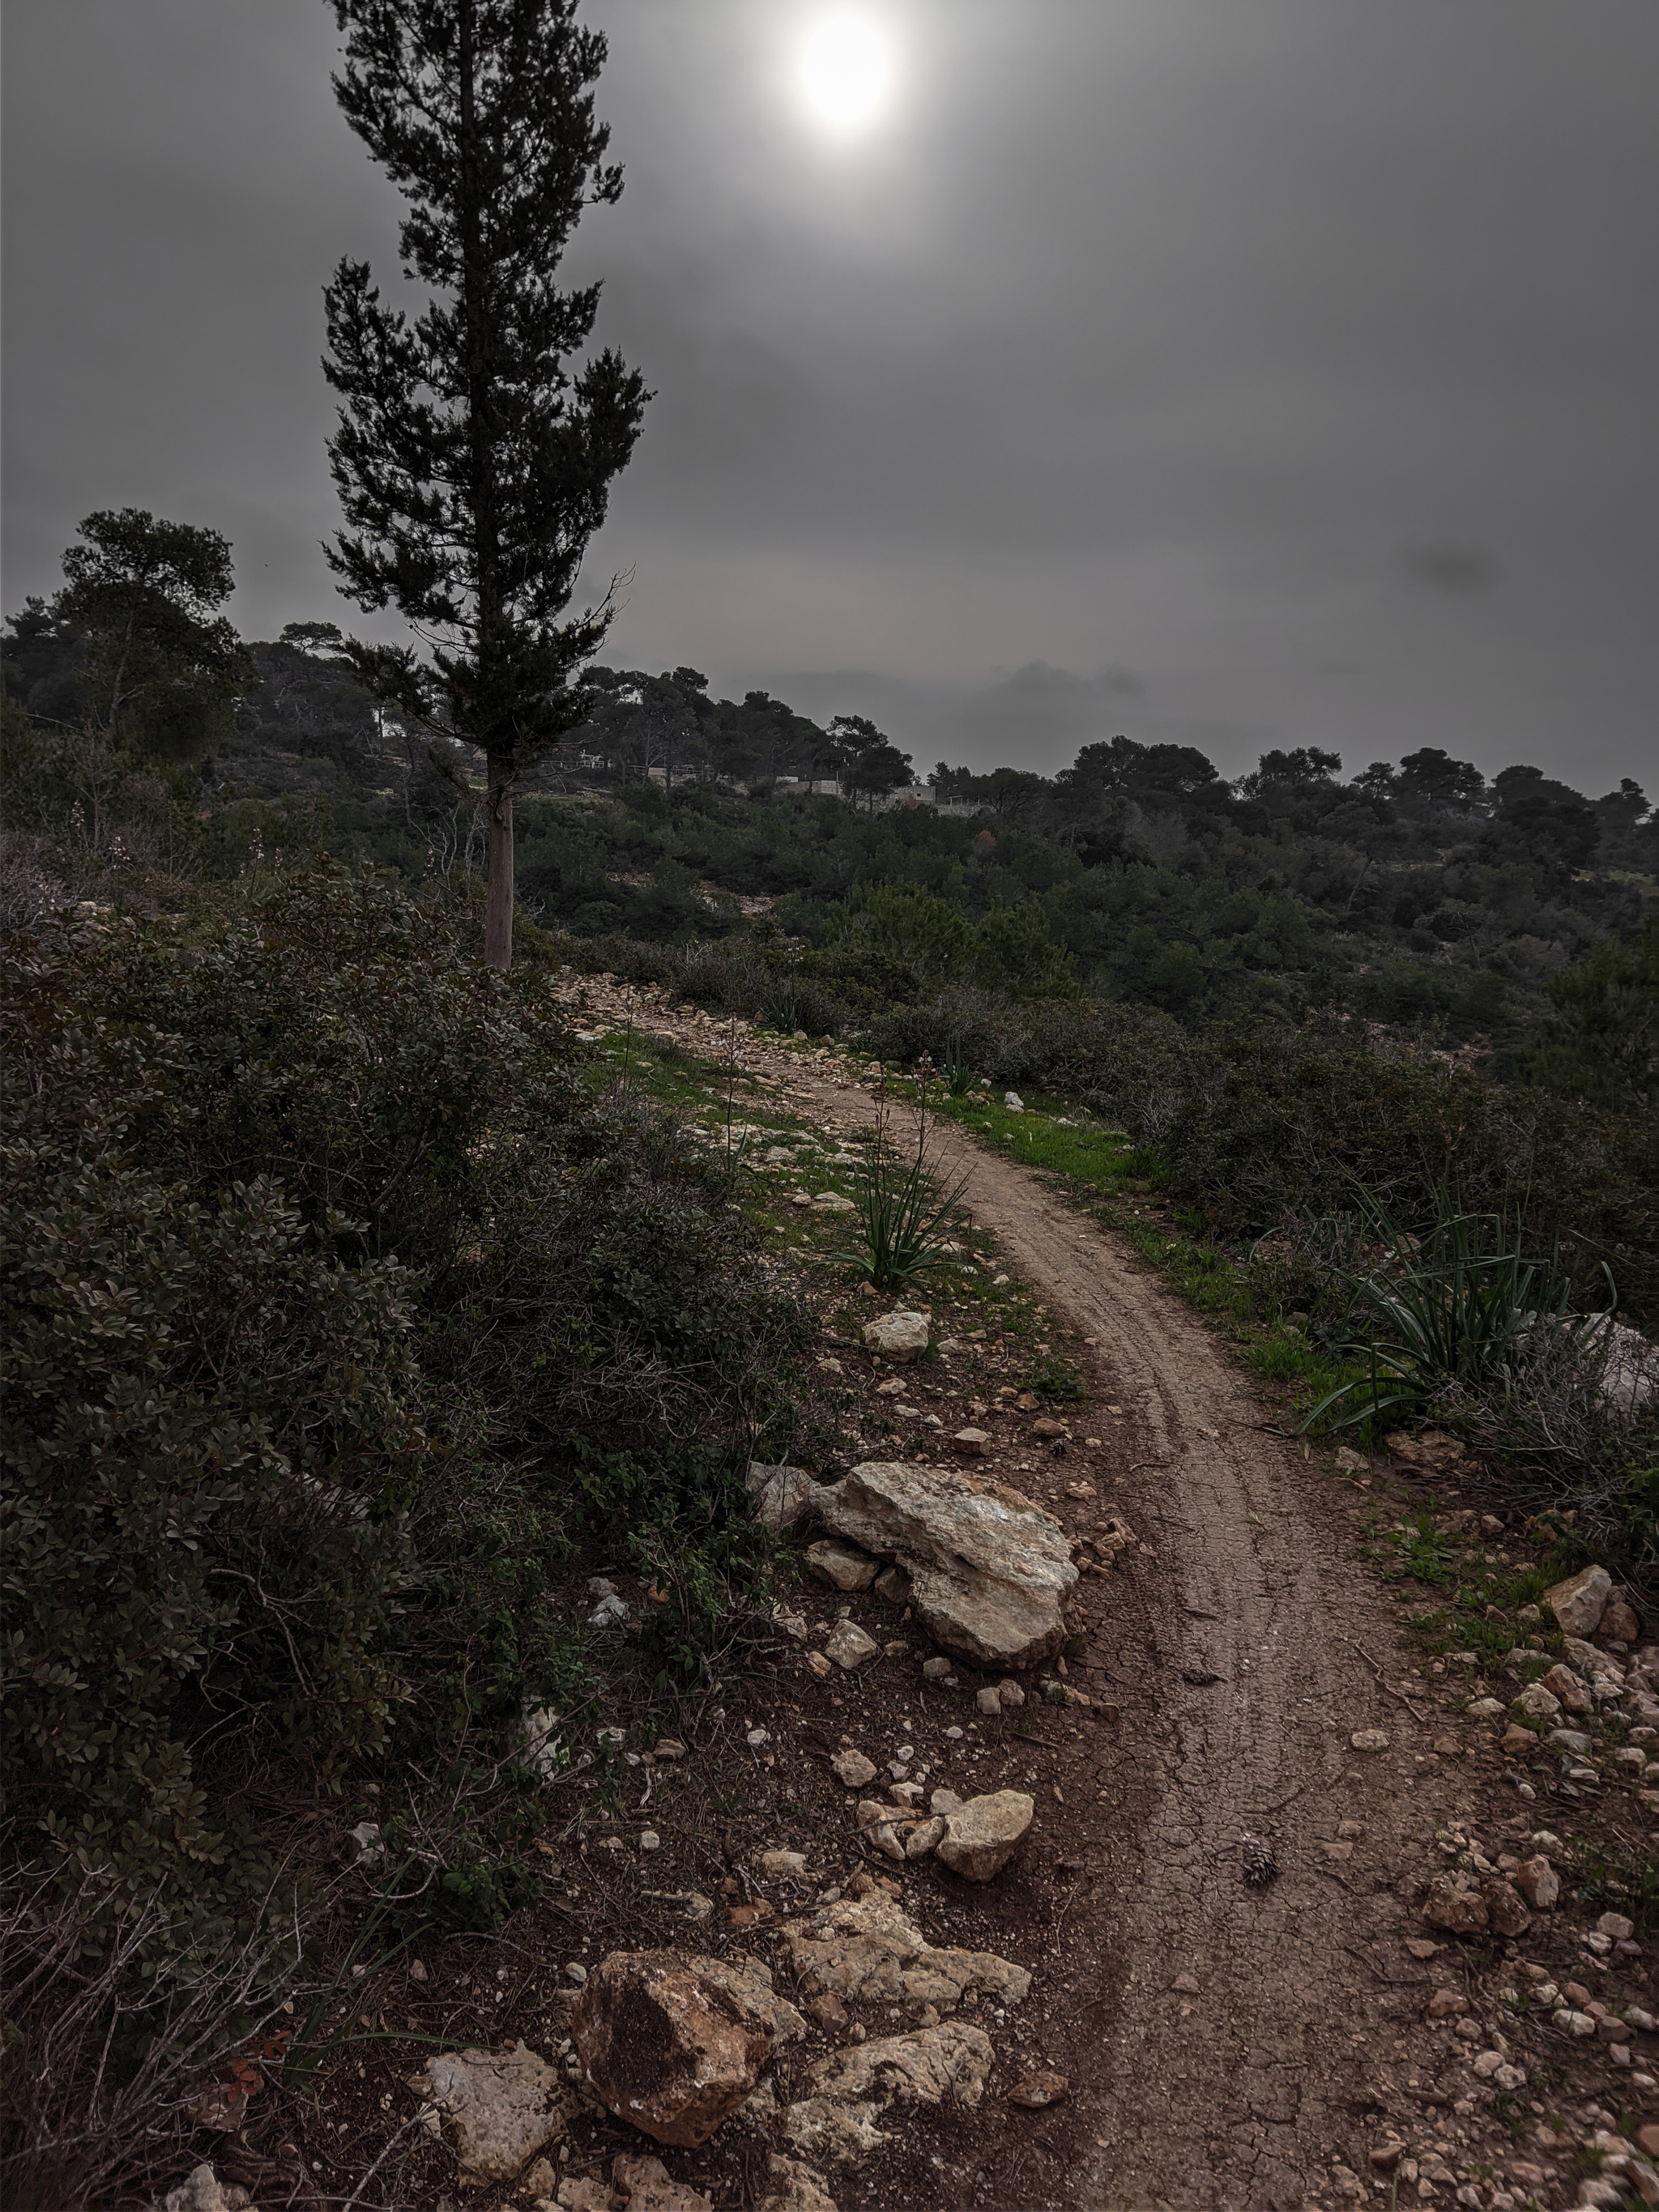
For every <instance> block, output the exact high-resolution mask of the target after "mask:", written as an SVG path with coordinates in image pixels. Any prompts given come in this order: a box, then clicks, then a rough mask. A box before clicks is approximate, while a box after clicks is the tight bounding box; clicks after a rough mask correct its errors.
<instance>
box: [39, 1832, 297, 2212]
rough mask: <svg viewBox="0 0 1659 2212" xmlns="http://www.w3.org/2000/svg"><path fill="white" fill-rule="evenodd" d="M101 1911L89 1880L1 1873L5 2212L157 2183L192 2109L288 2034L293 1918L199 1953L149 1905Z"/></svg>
mask: <svg viewBox="0 0 1659 2212" xmlns="http://www.w3.org/2000/svg"><path fill="white" fill-rule="evenodd" d="M108 1905H109V1900H108V1897H107V1894H106V1891H105V1889H104V1887H103V1885H102V1883H101V1882H100V1881H99V1880H98V1879H97V1878H96V1877H94V1876H93V1875H88V1877H87V1878H86V1880H85V1881H84V1882H83V1883H82V1886H81V1887H80V1889H79V1890H78V1891H76V1892H72V1893H69V1894H67V1895H66V1894H65V1893H64V1892H63V1891H62V1890H60V1889H59V1888H58V1886H57V1884H56V1883H55V1882H54V1881H52V1880H50V1879H49V1878H35V1879H31V1877H30V1875H28V1873H27V1871H23V1870H20V1869H9V1870H8V1871H7V1873H6V1875H4V1877H3V1879H0V1987H3V1988H4V1989H5V1990H6V2000H5V2002H6V2019H5V2027H4V2036H3V2040H0V2203H4V2204H5V2205H7V2206H8V2207H9V2208H15V2212H49V2208H58V2207H61V2206H63V2205H67V2204H89V2203H99V2204H101V2203H107V2202H110V2201H112V2200H114V2199H116V2198H119V2199H121V2200H123V2201H126V2200H128V2199H130V2198H131V2197H133V2196H137V2195H142V2196H145V2197H148V2196H149V2194H151V2193H152V2192H153V2191H154V2189H155V2185H156V2183H157V2182H158V2180H160V2181H161V2184H162V2185H163V2186H165V2185H166V2184H165V2180H164V2179H163V2177H165V2176H167V2175H168V2174H169V2172H176V2169H177V2167H178V2166H179V2161H180V2160H181V2158H182V2157H183V2156H185V2154H186V2150H187V2145H188V2143H189V2139H190V2123H189V2116H188V2108H189V2107H190V2106H191V2103H192V2102H193V2101H194V2100H195V2099H197V2097H198V2096H199V2095H200V2094H201V2093H202V2091H203V2089H204V2087H205V2086H207V2085H208V2084H210V2082H211V2081H214V2080H215V2079H216V2078H221V2077H222V2076H223V2075H225V2073H226V2071H227V2069H228V2066H229V2064H230V2063H231V2062H232V2061H233V2060H234V2059H235V2058H236V2057H238V2056H239V2055H240V2054H243V2053H246V2052H248V2051H254V2052H256V2053H257V2052H258V2051H259V2050H261V2049H262V2048H263V2047H264V2039H265V2038H266V2037H267V2036H269V2035H270V2033H271V2032H272V2031H273V2029H276V2030H280V2029H281V2028H282V2027H283V2026H285V2025H286V2024H287V2022H286V2019H285V2016H284V2015H283V2011H282V2007H283V2002H284V2001H285V1999H287V1998H288V1997H289V1995H290V1993H292V1992H294V1991H295V1990H297V1989H298V1988H299V1986H300V1979H301V1973H302V1972H303V1968H304V1963H305V1948H306V1941H307V1932H308V1931H305V1930H302V1929H301V1928H300V1926H299V1925H298V1924H297V1923H296V1924H295V1926H294V1927H293V1928H292V1929H289V1930H288V1931H286V1932H284V1931H283V1930H282V1929H279V1928H277V1927H276V1926H275V1925H274V1924H273V1925H271V1926H270V1927H268V1928H267V1929H265V1930H264V1931H263V1932H260V1933H258V1934H256V1935H253V1936H248V1937H246V1939H244V1940H243V1941H242V1942H240V1943H239V1942H235V1941H234V1939H233V1940H229V1941H227V1942H222V1943H219V1944H214V1943H210V1942H209V1943H203V1942H194V1941H192V1940H191V1933H190V1930H189V1928H188V1926H187V1924H186V1922H185V1918H184V1917H182V1916H179V1915H174V1914H169V1912H168V1911H167V1908H166V1907H164V1906H163V1905H161V1902H160V1900H159V1899H156V1898H152V1899H149V1900H145V1901H140V1902H138V1903H136V1904H133V1905H129V1906H127V1907H125V1908H124V1909H123V1910H121V1911H118V1912H117V1913H116V1914H115V1915H114V1916H113V1917H111V1916H110V1914H109V1911H108ZM158 1961H161V1962H162V1963H160V1964H159V1965H158ZM257 2064H258V2062H257V2060H256V2070H257Z"/></svg>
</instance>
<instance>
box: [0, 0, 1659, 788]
mask: <svg viewBox="0 0 1659 2212" xmlns="http://www.w3.org/2000/svg"><path fill="white" fill-rule="evenodd" d="M588 14H589V15H590V18H591V19H592V20H593V21H598V22H599V23H602V24H603V25H604V26H605V27H606V29H607V30H608V31H609V32H610V33H611V62H610V64H609V66H608V68H607V70H606V72H605V76H604V78H603V80H602V82H601V85H600V109H601V112H602V113H604V114H605V116H607V117H608V118H609V119H610V121H611V125H612V126H613V131H614V137H613V151H614V153H615V154H616V155H617V157H619V158H620V159H621V160H622V161H623V163H624V165H625V167H626V171H627V176H628V189H627V191H625V193H624V195H623V200H622V202H621V204H620V205H619V206H618V207H617V208H616V209H614V210H599V211H598V212H596V213H593V214H591V215H590V216H588V217H587V219H586V222H585V224H584V227H583V230H582V233H581V235H580V242H579V246H578V249H577V252H576V253H575V254H574V256H573V260H572V264H571V266H572V270H573V273H580V274H581V275H584V276H586V275H588V274H592V273H597V274H600V275H602V276H604V277H605V286H606V290H605V305H604V307H603V308H602V310H601V315H600V324H599V331H600V335H601V337H603V338H605V339H607V340H609V341H611V342H613V343H617V344H619V345H620V346H621V348H622V349H623V352H624V353H625V354H626V356H628V358H629V360H630V361H635V362H638V363H639V364H640V365H641V367H642V368H643V369H644V370H645V372H646V374H647V378H648V380H649V381H650V383H651V384H652V386H653V387H654V388H655V390H656V392H657V393H658V395H659V396H658V398H656V400H655V402H654V404H653V406H652V408H651V410H650V412H649V416H648V419H647V429H646V433H645V435H644V438H643V440H642V441H641V446H640V447H639V450H638V453H637V455H636V458H635V461H634V463H633V465H632V466H631V467H630V469H629V471H628V472H627V474H626V475H625V476H624V477H623V478H622V479H621V480H620V482H619V483H618V485H617V490H616V493H615V495H614V498H613V502H612V507H611V520H610V522H609V524H608V526H607V527H606V529H605V533H604V536H603V538H602V540H600V541H599V542H597V543H596V544H595V547H594V549H593V556H592V561H591V562H590V574H592V575H593V576H596V577H597V578H598V580H599V583H600V585H601V586H602V585H603V582H604V580H605V578H606V577H608V576H609V574H611V571H612V570H613V569H624V568H631V569H632V570H633V572H634V580H633V583H632V585H631V587H630V589H629V592H628V595H627V605H626V608H625V611H624V612H623V616H622V617H621V619H620V620H619V621H618V623H617V626H616V629H615V630H614V631H613V633H612V636H611V644H610V647H609V648H608V651H607V656H606V657H607V658H608V659H611V660H612V661H615V662H617V663H618V664H620V665H641V664H643V665H653V666H659V665H662V666H665V665H671V664H674V663H678V662H683V661H690V662H691V663H694V664H695V665H696V666H697V667H699V668H702V669H703V670H705V671H707V672H708V675H709V676H710V678H712V679H713V681H714V684H715V686H716V688H717V689H719V690H722V691H726V692H731V693H740V692H741V691H742V690H745V689H747V688H749V687H750V686H751V685H756V684H761V685H764V686H766V687H767V688H769V689H770V690H776V691H779V692H781V694H782V695H783V696H785V697H787V698H789V699H790V700H792V701H793V702H794V703H795V704H797V705H798V706H799V707H801V708H804V709H805V710H806V711H809V712H812V713H815V714H830V713H833V712H835V711H836V710H837V709H858V710H861V711H865V712H869V713H873V714H877V715H878V718H880V719H881V720H883V721H884V725H885V726H887V727H888V728H890V730H891V731H892V732H893V733H894V734H895V735H896V737H897V738H899V740H900V742H901V743H902V744H905V745H906V746H908V747H914V748H915V750H916V752H917V755H918V757H919V760H920V761H921V763H922V764H923V765H931V764H932V763H933V760H935V759H936V758H938V757H939V755H940V754H941V753H943V754H944V755H945V756H946V757H950V758H952V759H961V760H967V761H970V762H973V763H977V764H988V763H991V762H993V761H995V760H999V759H1002V760H1010V761H1016V762H1018V763H1020V764H1021V765H1027V766H1031V767H1036V768H1041V769H1052V768H1054V766H1056V765H1058V764H1060V763H1061V762H1063V761H1064V760H1065V759H1066V758H1068V757H1070V755H1071V753H1072V751H1073V750H1074V749H1075V747H1076V745H1077V744H1079V743H1080V742H1084V741H1085V740H1086V739H1088V738H1091V737H1097V736H1109V735H1110V734H1112V733H1113V732H1115V731H1118V730H1124V731H1127V732H1128V733H1129V734H1131V735H1132V736H1138V737H1141V738H1153V737H1159V736H1175V737H1179V738H1182V739H1184V740H1186V741H1188V742H1193V743H1197V744H1202V745H1203V746H1204V747H1205V748H1206V750H1208V751H1210V752H1211V754H1212V757H1214V758H1215V759H1216V760H1217V762H1218V764H1219V765H1220V766H1221V767H1222V768H1223V769H1225V771H1226V772H1228V773H1230V774H1236V773H1237V772H1238V771H1239V770H1241V769H1243V768H1244V767H1246V766H1248V765H1249V763H1251V762H1252V761H1253V759H1254V757H1255V754H1256V753H1257V752H1258V751H1259V750H1261V748H1262V747H1263V746H1264V745H1267V744H1322V745H1328V746H1331V747H1334V749H1335V750H1337V751H1339V752H1340V754H1341V755H1342V757H1343V758H1344V761H1345V763H1346V765H1347V767H1348V768H1349V769H1351V770H1352V769H1357V768H1358V767H1360V766H1361V765H1363V764H1364V763H1365V762H1367V761H1369V760H1372V759H1376V758H1389V757H1393V758H1397V757H1399V755H1400V754H1401V752H1403V751H1407V750H1411V749H1412V748H1413V747H1414V746H1417V745H1419V744H1440V745H1444V746H1446V747H1448V748H1449V750H1452V751H1453V752H1455V753H1457V754H1460V755H1462V756H1464V757H1474V759H1476V760H1478V761H1479V762H1480V764H1481V765H1482V767H1483V768H1485V769H1487V770H1488V771H1489V772H1490V771H1492V770H1495V769H1498V768H1501V767H1503V766H1504V765H1506V764H1507V763H1510V762H1511V761H1516V760H1529V761H1534V762H1536V763H1539V764H1540V765H1541V766H1544V767H1546V768H1548V769H1552V770H1553V771H1554V772H1557V773H1559V774H1561V775H1565V776H1566V777H1567V779H1568V780H1569V781H1571V782H1573V783H1575V784H1577V785H1578V786H1579V787H1583V788H1588V789H1589V790H1591V791H1592V792H1600V791H1601V790H1603V789H1605V788H1607V787H1608V786H1609V785H1610V784H1612V783H1613V782H1615V781H1617V779H1618V778H1619V776H1620V775H1632V774H1633V775H1638V777H1644V778H1645V779H1646V780H1647V781H1649V782H1650V783H1654V782H1659V745H1656V743H1655V716H1654V702H1655V694H1656V675H1659V483H1656V477H1659V436H1656V427H1659V426H1656V411H1659V245H1656V239H1659V224H1656V222H1655V210H1656V209H1659V131H1656V129H1655V127H1654V117H1655V113H1656V104H1659V9H1656V8H1655V6H1654V4H1653V0H860V4H858V5H856V6H850V7H842V6H840V5H838V4H836V0H823V4H820V0H594V4H592V6H591V7H590V9H589V10H588ZM842 16H848V17H855V18H857V19H858V20H859V21H860V22H861V23H862V25H863V26H864V27H865V28H866V32H867V33H869V35H870V36H871V37H872V39H873V40H875V41H876V43H877V47H878V52H879V53H880V54H881V55H882V56H884V66H885V69H886V71H887V83H886V88H885V91H884V94H882V96H881V97H880V98H879V99H878V100H877V101H876V103H875V106H874V108H873V111H872V112H871V113H870V114H868V116H867V117H866V119H865V120H864V121H863V122H862V123H860V124H858V125H848V124H846V123H842V124H836V125H832V124H830V123H829V122H827V121H826V120H825V119H824V118H823V116H822V115H820V114H819V113H817V112H816V111H815V109H814V108H813V106H811V102H810V100H808V98H807V96H806V94H805V91H804V89H803V77H802V57H803V54H804V52H805V49H806V47H807V44H808V41H809V40H811V37H812V36H813V34H814V33H816V32H817V31H819V30H820V29H821V28H822V27H823V24H824V23H825V21H826V20H827V19H829V18H835V17H842ZM336 44H337V38H336V33H335V32H334V28H333V21H332V16H331V13H330V12H329V11H328V10H326V9H325V7H324V6H323V5H322V4H321V0H6V6H5V17H4V46H5V51H4V61H5V107H6V113H5V264H4V265H5V290H6V298H5V311H6V312H5V347H6V403H7V404H6V410H5V441H6V453H5V478H6V481H5V492H6V503H5V525H6V542H5V574H4V605H5V607H6V608H7V609H8V610H9V609H12V608H15V606H16V605H17V604H18V602H19V601H20V600H21V598H22V596H23V594H24V593H25V592H32V591H36V592H47V591H50V590H52V588H53V587H54V586H55V584H56V582H57V580H58V566H57V563H58V555H59V553H60V552H61V550H62V549H63V547H64V545H65V544H68V543H69V541H70V537H71V536H72V534H73V531H74V526H75V524H76V521H77V520H79V519H80V517H81V516H82V514H83V513H86V512H87V511H88V509H90V508H92V507H104V506H121V505H125V504H129V503H131V504H134V505H138V506H143V507H150V508H153V509H154V510H155V511H156V512H157V513H162V514H165V515H168V516H170V517H173V518H175V519H178V520H188V521H194V522H201V523H210V524H212V525H214V526H216V527H218V528H219V529H222V530H223V531H225V532H227V533H228V536H229V537H230V538H232V539H233V540H234V544H235V549H236V560H237V564H238V569H239V574H240V579H241V582H240V589H239V591H238V593H237V597H236V600H235V602H234V607H233V612H234V614H235V616H236V617H237V619H238V621H239V623H240V624H241V626H242V628H243V629H244V630H245V631H246V633H248V634H250V635H270V633H272V632H273V631H274V630H275V629H276V628H278V627H279V626H280V625H281V623H283V622H285V621H289V620H291V619H294V618H296V617H305V616H321V617H332V618H336V619H339V620H341V621H343V622H346V623H349V622H351V621H352V620H353V619H354V615H353V611H351V610H350V609H349V607H348V606H347V605H346V604H345V603H344V602H343V601H341V600H339V599H337V597H336V595H335V593H334V591H333V586H332V583H331V579H330V577H329V575H328V574H327V572H326V571H325V568H324V565H323V561H322V556H321V554H320V552H319V550H318V546H319V540H320V539H321V538H323V537H324V536H325V534H326V533H327V532H329V531H330V529H331V528H332V527H333V526H334V524H335V521H336V516H335V512H334V502H333V494H332V489H331V485H330V483H329V478H328V473H327V468H326V465H325V457H324V452H323V441H324V437H325V434H326V431H327V429H328V427H329V424H330V422H331V407H330V399H329V394H328V392H327V390H326V387H325V385H324V383H323V380H322V377H321V374H320V373H319V368H318V356H319V352H320V350H321V346H322V309H321V301H320V296H319V295H320V288H321V285H322V283H323V282H324V280H325V277H326V276H327V274H328V272H329V270H330V269H331V266H332V264H333V263H334V262H335V260H336V259H337V258H338V256H339V255H340V254H341V253H342V252H355V253H363V254H367V255H368V256H369V257H370V258H372V259H373V260H374V262H375V264H376V266H377V271H379V272H380V273H381V274H382V275H383V276H386V277H387V278H390V279H391V280H392V282H393V283H396V281H397V278H396V271H395V264H394V262H393V257H392V239H393V235H394V224H395V219H396V209H397V202H396V200H395V197H394V196H393V194H392V191H391V189H390V187H389V186H387V185H385V184H384V182H383V181H382V180H381V179H380V177H379V176H378V174H377V173H376V172H375V171H374V169H373V168H372V167H370V165H369V163H368V159H367V157H366V156H365V155H364V154H363V152H362V149H361V147H360V146H359V144H358V143H357V141H356V139H354V138H353V137H351V136H350V134H349V132H348V131H347V130H346V129H345V126H344V125H343V122H342V121H341V119H340V118H339V117H338V114H337V111H336V109H335V107H334V105H333V101H332V98H331V94H330V90H329V84H328V75H329V70H330V68H331V65H332V63H333V59H334V52H335V47H336ZM356 619H359V620H361V618H356Z"/></svg>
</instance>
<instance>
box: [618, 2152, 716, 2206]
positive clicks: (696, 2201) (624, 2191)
mask: <svg viewBox="0 0 1659 2212" xmlns="http://www.w3.org/2000/svg"><path fill="white" fill-rule="evenodd" d="M611 2186H612V2188H613V2189H614V2190H615V2191H616V2195H617V2198H618V2199H620V2200H621V2201H622V2202H623V2203H626V2205H627V2207H628V2212H714V2199H713V2198H712V2197H705V2196H704V2195H703V2193H702V2191H701V2190H700V2189H693V2188H691V2187H690V2185H688V2184H687V2183H685V2182H683V2181H676V2180H675V2179H673V2177H672V2175H671V2173H670V2172H669V2171H668V2168H667V2167H666V2166H665V2165H664V2164H663V2162H662V2160H660V2159H659V2158H647V2157H642V2156H641V2155H639V2154H636V2153H635V2152H632V2151H625V2150H624V2151H618V2152H617V2155H616V2157H615V2158H614V2159H613V2160H611Z"/></svg>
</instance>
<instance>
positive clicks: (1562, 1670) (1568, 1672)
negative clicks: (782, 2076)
mask: <svg viewBox="0 0 1659 2212" xmlns="http://www.w3.org/2000/svg"><path fill="white" fill-rule="evenodd" d="M1541 1679H1542V1681H1543V1686H1544V1687H1545V1689H1547V1690H1548V1691H1550V1692H1553V1695H1554V1696H1556V1697H1558V1698H1559V1699H1560V1700H1561V1703H1562V1704H1563V1705H1565V1707H1566V1709H1567V1711H1569V1712H1570V1713H1587V1712H1589V1711H1591V1710H1592V1709H1593V1707H1594V1705H1595V1700H1594V1699H1592V1697H1591V1696H1590V1693H1589V1691H1588V1690H1587V1689H1586V1688H1585V1687H1584V1685H1583V1682H1582V1681H1580V1680H1579V1678H1578V1677H1577V1674H1574V1673H1573V1671H1572V1669H1571V1667H1563V1666H1561V1665H1560V1664H1559V1662H1558V1663H1557V1664H1556V1665H1555V1666H1553V1667H1552V1668H1550V1670H1549V1672H1548V1674H1546V1675H1544V1676H1543V1677H1542V1678H1541Z"/></svg>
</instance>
